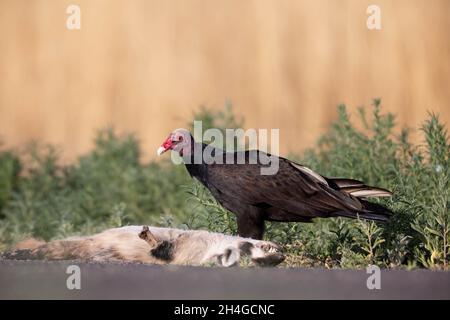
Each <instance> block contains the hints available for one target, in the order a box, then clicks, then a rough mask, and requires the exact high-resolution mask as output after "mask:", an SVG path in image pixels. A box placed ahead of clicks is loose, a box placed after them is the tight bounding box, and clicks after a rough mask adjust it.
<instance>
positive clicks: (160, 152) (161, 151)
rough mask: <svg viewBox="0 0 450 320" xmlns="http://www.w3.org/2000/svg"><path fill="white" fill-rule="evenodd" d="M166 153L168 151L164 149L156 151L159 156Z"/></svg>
mask: <svg viewBox="0 0 450 320" xmlns="http://www.w3.org/2000/svg"><path fill="white" fill-rule="evenodd" d="M165 151H166V149H164V148H163V147H159V148H158V150H157V151H156V154H157V155H158V156H160V155H162V154H163V153H164V152H165Z"/></svg>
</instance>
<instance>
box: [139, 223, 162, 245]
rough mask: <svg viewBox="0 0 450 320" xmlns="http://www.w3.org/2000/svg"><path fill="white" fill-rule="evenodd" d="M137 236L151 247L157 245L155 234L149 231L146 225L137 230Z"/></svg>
mask: <svg viewBox="0 0 450 320" xmlns="http://www.w3.org/2000/svg"><path fill="white" fill-rule="evenodd" d="M139 238H141V239H142V240H144V241H146V242H147V243H148V244H149V245H150V246H151V247H152V248H154V247H156V246H157V245H158V239H156V237H155V235H154V234H153V233H151V232H150V229H149V228H148V226H143V227H142V231H141V232H139Z"/></svg>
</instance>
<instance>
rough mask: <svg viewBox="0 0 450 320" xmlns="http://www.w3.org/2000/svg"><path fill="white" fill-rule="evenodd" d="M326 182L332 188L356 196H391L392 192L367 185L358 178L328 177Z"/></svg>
mask: <svg viewBox="0 0 450 320" xmlns="http://www.w3.org/2000/svg"><path fill="white" fill-rule="evenodd" d="M327 182H328V184H329V185H330V186H331V187H332V188H333V189H335V190H339V191H342V192H345V193H348V194H350V195H352V196H354V197H357V198H368V197H390V196H392V192H390V191H389V190H387V189H383V188H378V187H372V186H368V185H365V184H364V183H363V182H361V181H359V180H353V179H344V178H329V179H327Z"/></svg>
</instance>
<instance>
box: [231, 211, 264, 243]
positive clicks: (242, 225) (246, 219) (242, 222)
mask: <svg viewBox="0 0 450 320" xmlns="http://www.w3.org/2000/svg"><path fill="white" fill-rule="evenodd" d="M237 228H238V234H239V236H240V237H244V238H252V239H256V240H261V239H262V237H263V234H264V212H263V211H262V210H261V209H260V208H257V207H253V206H248V207H247V208H246V210H245V211H244V212H240V213H239V214H238V215H237Z"/></svg>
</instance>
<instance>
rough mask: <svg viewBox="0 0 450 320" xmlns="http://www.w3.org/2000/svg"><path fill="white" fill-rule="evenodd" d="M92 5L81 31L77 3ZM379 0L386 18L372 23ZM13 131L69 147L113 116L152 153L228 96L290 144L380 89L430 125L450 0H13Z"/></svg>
mask: <svg viewBox="0 0 450 320" xmlns="http://www.w3.org/2000/svg"><path fill="white" fill-rule="evenodd" d="M69 4H78V5H79V6H80V7H81V30H78V31H77V30H75V31H70V30H67V29H66V19H67V16H68V15H67V14H66V8H67V6H68V5H69ZM369 4H377V5H379V6H380V7H381V18H382V30H380V31H370V30H368V29H367V28H366V19H367V17H368V15H367V13H366V9H367V6H368V5H369ZM0 72H1V74H0V140H1V141H2V142H3V143H4V144H6V145H7V146H21V145H22V144H24V143H26V142H28V141H30V140H31V139H37V140H41V141H44V142H50V143H55V144H58V145H60V146H61V147H62V149H63V151H64V153H63V155H64V157H65V159H73V157H74V156H75V155H77V154H80V153H83V152H86V151H87V150H89V148H90V147H91V146H92V138H93V136H94V133H95V130H96V129H99V128H102V127H104V126H106V125H108V124H112V125H114V126H116V127H117V128H118V129H119V130H121V131H133V132H135V133H136V134H137V135H138V137H139V138H140V139H141V140H142V142H143V143H144V144H145V145H144V149H145V151H146V156H147V157H153V155H154V152H155V150H156V148H157V147H158V145H159V144H160V143H161V141H162V140H163V138H165V137H166V135H167V134H168V132H169V131H170V130H171V129H173V128H176V127H180V126H185V123H186V122H187V121H188V120H190V119H191V116H192V114H193V111H194V110H196V109H197V108H198V107H199V106H200V105H208V106H211V107H214V108H222V106H223V105H224V103H225V101H226V100H227V99H229V100H230V101H231V102H232V103H233V105H234V107H235V110H236V112H237V114H238V115H240V116H243V117H245V120H246V122H245V124H246V127H254V128H280V129H281V153H287V152H289V151H299V150H302V149H304V148H305V147H309V146H312V144H313V143H314V141H315V140H316V138H317V137H318V135H319V134H320V133H321V132H323V131H324V130H325V129H326V128H327V126H328V124H329V123H330V122H331V121H332V120H333V119H334V118H335V117H336V108H335V107H336V105H337V104H339V103H346V104H347V105H348V106H349V107H351V109H352V110H355V108H356V107H357V106H359V105H369V104H370V103H371V99H372V98H375V97H381V98H382V100H383V105H384V107H385V108H384V110H385V111H391V112H394V113H396V114H397V115H398V121H399V122H400V123H401V124H406V125H408V126H410V127H412V128H417V127H418V126H419V124H420V122H421V121H423V120H424V118H425V116H426V112H427V110H432V111H435V112H437V113H440V114H441V118H442V119H443V120H444V121H445V122H447V124H448V123H449V122H450V1H449V0H433V1H427V0H395V1H394V0H389V1H387V0H376V1H373V0H371V1H365V0H319V1H318V0H292V1H289V0H281V1H279V0H254V1H249V0H245V1H242V0H159V1H148V0H77V1H75V0H74V1H65V0H0Z"/></svg>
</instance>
